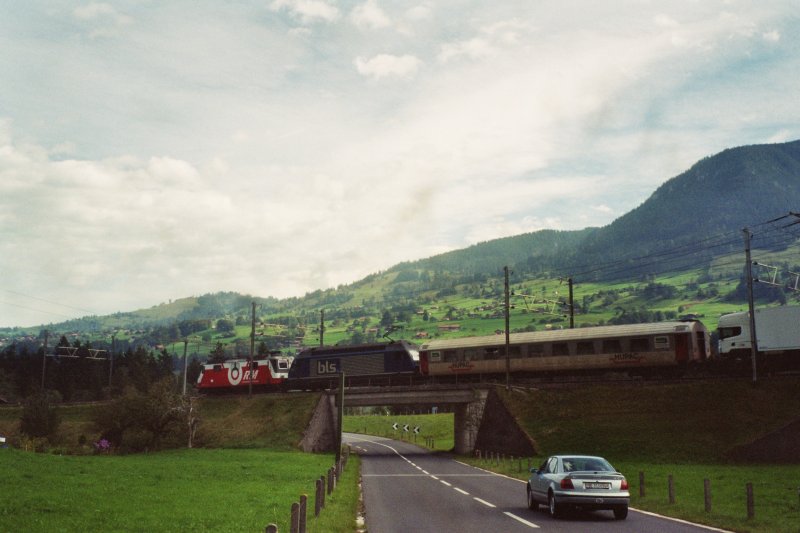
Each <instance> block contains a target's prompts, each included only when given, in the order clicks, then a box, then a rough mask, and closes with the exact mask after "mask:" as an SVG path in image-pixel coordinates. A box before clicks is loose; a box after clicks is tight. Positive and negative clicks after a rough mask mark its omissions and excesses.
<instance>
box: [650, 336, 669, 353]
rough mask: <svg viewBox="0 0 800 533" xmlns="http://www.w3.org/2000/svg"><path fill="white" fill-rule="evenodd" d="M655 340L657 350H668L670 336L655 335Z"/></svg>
mask: <svg viewBox="0 0 800 533" xmlns="http://www.w3.org/2000/svg"><path fill="white" fill-rule="evenodd" d="M653 342H654V343H655V347H656V350H666V349H668V348H669V337H667V336H666V335H659V336H658V337H653Z"/></svg>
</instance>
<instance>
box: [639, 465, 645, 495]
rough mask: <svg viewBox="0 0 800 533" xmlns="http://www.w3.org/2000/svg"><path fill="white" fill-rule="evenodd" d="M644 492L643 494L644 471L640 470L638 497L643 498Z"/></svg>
mask: <svg viewBox="0 0 800 533" xmlns="http://www.w3.org/2000/svg"><path fill="white" fill-rule="evenodd" d="M644 494H645V491H644V472H643V471H641V470H640V471H639V497H640V498H644Z"/></svg>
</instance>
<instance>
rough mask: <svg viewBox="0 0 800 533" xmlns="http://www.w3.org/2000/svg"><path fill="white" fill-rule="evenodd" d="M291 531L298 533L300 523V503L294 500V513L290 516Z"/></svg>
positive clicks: (291, 532)
mask: <svg viewBox="0 0 800 533" xmlns="http://www.w3.org/2000/svg"><path fill="white" fill-rule="evenodd" d="M289 520H290V523H289V532H290V533H298V524H299V522H300V504H299V503H297V502H294V503H293V504H292V514H291V515H290V517H289Z"/></svg>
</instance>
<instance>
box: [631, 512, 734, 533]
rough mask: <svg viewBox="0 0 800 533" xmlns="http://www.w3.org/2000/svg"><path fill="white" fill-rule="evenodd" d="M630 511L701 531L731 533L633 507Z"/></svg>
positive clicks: (726, 530) (730, 532)
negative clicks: (697, 528) (700, 529)
mask: <svg viewBox="0 0 800 533" xmlns="http://www.w3.org/2000/svg"><path fill="white" fill-rule="evenodd" d="M630 510H631V511H636V512H637V513H642V514H646V515H648V516H655V517H658V518H663V519H664V520H669V521H671V522H677V523H679V524H688V525H691V526H695V527H700V528H703V529H707V530H709V531H719V532H721V533H733V532H732V531H730V530H728V529H718V528H716V527H713V526H706V525H704V524H697V523H695V522H689V521H687V520H681V519H680V518H673V517H671V516H664V515H661V514H657V513H651V512H650V511H642V510H641V509H634V508H633V507H631V508H630Z"/></svg>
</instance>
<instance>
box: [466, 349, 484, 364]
mask: <svg viewBox="0 0 800 533" xmlns="http://www.w3.org/2000/svg"><path fill="white" fill-rule="evenodd" d="M478 359H481V356H480V352H478V350H476V349H474V348H470V349H467V350H464V360H465V361H476V360H478Z"/></svg>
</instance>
